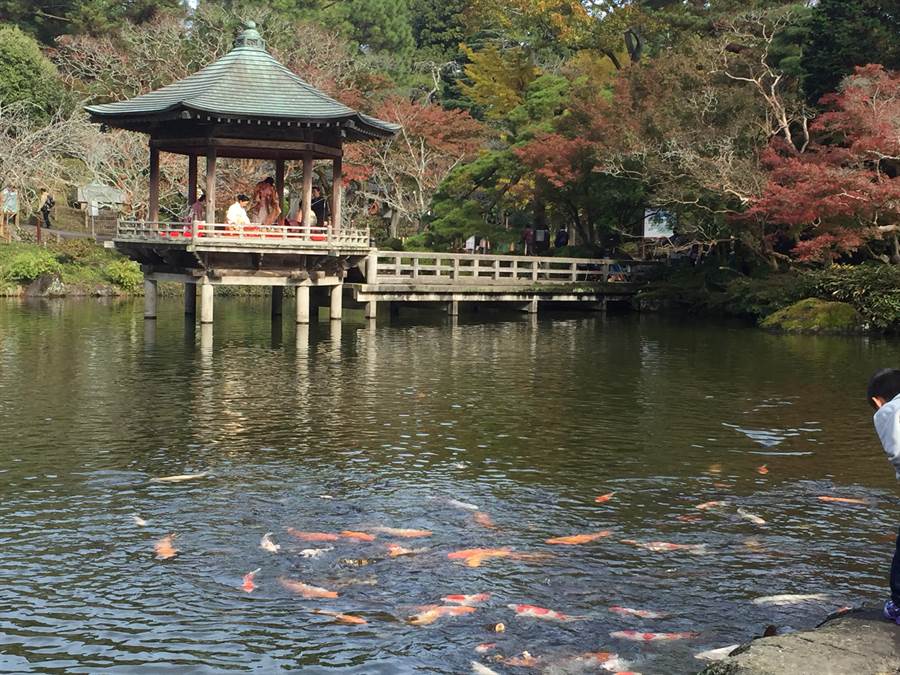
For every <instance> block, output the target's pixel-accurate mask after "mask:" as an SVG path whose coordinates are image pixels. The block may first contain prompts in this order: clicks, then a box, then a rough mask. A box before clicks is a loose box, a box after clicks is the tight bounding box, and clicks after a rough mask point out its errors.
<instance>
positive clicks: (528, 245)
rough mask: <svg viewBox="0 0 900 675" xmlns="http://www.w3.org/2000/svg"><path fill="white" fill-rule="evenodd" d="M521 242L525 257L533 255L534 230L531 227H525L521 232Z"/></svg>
mask: <svg viewBox="0 0 900 675" xmlns="http://www.w3.org/2000/svg"><path fill="white" fill-rule="evenodd" d="M522 241H523V242H524V243H525V255H534V230H532V229H531V225H526V226H525V229H524V230H523V231H522Z"/></svg>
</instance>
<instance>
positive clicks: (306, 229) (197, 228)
mask: <svg viewBox="0 0 900 675" xmlns="http://www.w3.org/2000/svg"><path fill="white" fill-rule="evenodd" d="M116 239H117V240H120V241H129V242H153V243H166V244H184V243H193V244H195V245H206V244H214V245H221V244H228V245H231V246H246V247H247V248H259V247H270V246H271V247H275V248H297V247H304V248H306V247H309V248H333V247H353V248H365V249H368V248H369V230H368V229H361V228H341V231H340V232H337V233H335V232H333V231H331V229H330V228H328V227H318V226H304V225H297V226H286V227H285V226H281V225H259V224H253V223H251V224H250V225H226V224H223V223H205V222H202V221H194V222H193V223H191V224H187V223H182V222H149V221H144V220H120V221H119V222H118V224H117V226H116Z"/></svg>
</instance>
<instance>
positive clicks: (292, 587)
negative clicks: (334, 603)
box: [278, 577, 338, 599]
mask: <svg viewBox="0 0 900 675" xmlns="http://www.w3.org/2000/svg"><path fill="white" fill-rule="evenodd" d="M278 583H280V584H281V585H282V586H283V587H284V588H286V589H287V590H289V591H291V592H292V593H296V594H297V595H300V596H302V597H304V598H307V599H311V598H336V597H338V594H337V592H336V591H329V590H328V589H326V588H319V587H318V586H310V585H309V584H304V583H303V582H301V581H294V580H293V579H287V578H285V577H279V578H278Z"/></svg>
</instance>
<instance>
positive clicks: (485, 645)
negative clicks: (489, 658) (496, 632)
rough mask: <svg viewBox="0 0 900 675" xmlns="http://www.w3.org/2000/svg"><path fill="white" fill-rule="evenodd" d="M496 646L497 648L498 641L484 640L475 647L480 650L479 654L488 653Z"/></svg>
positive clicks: (477, 650)
mask: <svg viewBox="0 0 900 675" xmlns="http://www.w3.org/2000/svg"><path fill="white" fill-rule="evenodd" d="M496 648H497V643H496V642H482V643H481V644H480V645H478V646H477V647H475V651H476V652H478V653H479V654H487V653H488V652H489V651H491V650H492V649H496Z"/></svg>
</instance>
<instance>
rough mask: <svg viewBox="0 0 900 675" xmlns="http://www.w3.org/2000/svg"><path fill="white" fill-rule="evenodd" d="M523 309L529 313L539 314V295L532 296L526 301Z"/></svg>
mask: <svg viewBox="0 0 900 675" xmlns="http://www.w3.org/2000/svg"><path fill="white" fill-rule="evenodd" d="M522 309H523V310H524V311H526V312H528V313H529V314H537V312H538V298H537V296H536V295H535V296H534V297H533V298H531V300H530V301H528V302H526V303H525V306H524V307H523V308H522Z"/></svg>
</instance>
